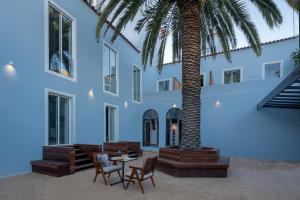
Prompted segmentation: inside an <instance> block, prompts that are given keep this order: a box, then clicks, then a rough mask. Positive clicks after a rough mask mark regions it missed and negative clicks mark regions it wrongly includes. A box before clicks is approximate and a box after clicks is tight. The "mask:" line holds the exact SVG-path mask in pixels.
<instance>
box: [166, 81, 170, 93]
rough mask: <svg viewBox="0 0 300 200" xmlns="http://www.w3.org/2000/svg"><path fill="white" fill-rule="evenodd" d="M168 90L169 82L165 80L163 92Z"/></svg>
mask: <svg viewBox="0 0 300 200" xmlns="http://www.w3.org/2000/svg"><path fill="white" fill-rule="evenodd" d="M169 90H170V81H169V80H166V81H165V91H169Z"/></svg>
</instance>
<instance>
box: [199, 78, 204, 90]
mask: <svg viewBox="0 0 300 200" xmlns="http://www.w3.org/2000/svg"><path fill="white" fill-rule="evenodd" d="M200 86H201V87H203V86H204V76H203V75H200Z"/></svg>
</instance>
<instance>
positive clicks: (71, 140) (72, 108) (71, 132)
mask: <svg viewBox="0 0 300 200" xmlns="http://www.w3.org/2000/svg"><path fill="white" fill-rule="evenodd" d="M50 93H53V94H57V95H58V96H65V97H68V98H70V105H69V108H70V118H69V125H70V130H69V144H74V143H75V141H76V97H75V95H73V94H70V93H66V92H62V91H59V90H54V89H50V88H45V103H44V109H45V110H44V111H45V126H44V128H45V130H44V131H45V134H44V135H45V139H44V144H45V146H47V145H49V141H48V135H49V134H48V126H49V121H48V120H49V110H48V105H49V99H48V96H49V94H50ZM52 146H53V145H52Z"/></svg>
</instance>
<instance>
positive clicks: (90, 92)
mask: <svg viewBox="0 0 300 200" xmlns="http://www.w3.org/2000/svg"><path fill="white" fill-rule="evenodd" d="M88 95H89V97H90V98H94V97H95V95H94V89H90V91H89V93H88Z"/></svg>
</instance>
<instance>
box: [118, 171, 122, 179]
mask: <svg viewBox="0 0 300 200" xmlns="http://www.w3.org/2000/svg"><path fill="white" fill-rule="evenodd" d="M118 174H119V177H120V180H121V181H122V176H121V173H120V170H118Z"/></svg>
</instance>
